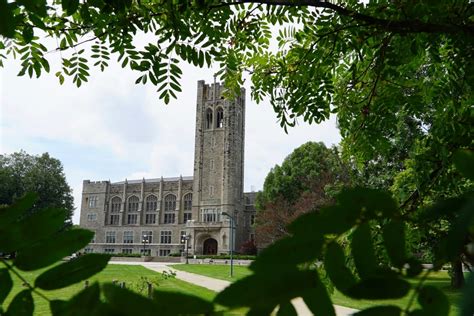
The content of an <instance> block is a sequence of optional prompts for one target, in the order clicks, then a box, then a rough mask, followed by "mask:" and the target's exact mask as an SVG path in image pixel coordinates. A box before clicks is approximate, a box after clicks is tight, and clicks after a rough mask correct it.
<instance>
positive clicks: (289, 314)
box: [277, 302, 298, 316]
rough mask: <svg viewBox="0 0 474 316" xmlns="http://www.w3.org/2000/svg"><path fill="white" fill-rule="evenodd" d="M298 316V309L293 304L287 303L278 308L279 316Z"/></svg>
mask: <svg viewBox="0 0 474 316" xmlns="http://www.w3.org/2000/svg"><path fill="white" fill-rule="evenodd" d="M296 315H298V314H297V313H296V309H295V307H294V306H293V304H291V302H285V303H282V304H280V307H279V308H278V312H277V316H296Z"/></svg>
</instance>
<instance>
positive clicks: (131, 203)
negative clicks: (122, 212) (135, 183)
mask: <svg viewBox="0 0 474 316" xmlns="http://www.w3.org/2000/svg"><path fill="white" fill-rule="evenodd" d="M139 201H140V200H139V199H138V197H137V196H135V195H134V196H131V197H130V198H129V199H128V211H129V212H136V211H138V203H139Z"/></svg>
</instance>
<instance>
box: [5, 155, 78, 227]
mask: <svg viewBox="0 0 474 316" xmlns="http://www.w3.org/2000/svg"><path fill="white" fill-rule="evenodd" d="M27 192H36V193H37V195H38V199H37V200H36V202H35V204H34V206H33V207H32V208H31V209H30V210H29V212H30V213H35V212H37V211H38V210H41V209H44V208H62V209H65V210H66V211H67V212H68V216H67V218H66V223H67V224H68V225H70V224H72V215H73V211H74V199H73V197H72V190H71V188H70V187H69V185H68V184H67V182H66V177H65V175H64V171H63V166H62V164H61V162H60V161H59V160H57V159H55V158H52V157H51V156H49V154H48V153H44V154H42V155H41V156H33V155H29V154H27V153H26V152H24V151H20V152H17V153H13V154H11V155H0V205H1V204H12V203H13V202H15V201H16V200H17V199H18V198H20V197H22V196H23V195H24V194H25V193H27Z"/></svg>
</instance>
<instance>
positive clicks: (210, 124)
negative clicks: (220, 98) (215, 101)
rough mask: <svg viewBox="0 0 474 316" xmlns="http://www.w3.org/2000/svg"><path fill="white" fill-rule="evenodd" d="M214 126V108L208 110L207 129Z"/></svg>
mask: <svg viewBox="0 0 474 316" xmlns="http://www.w3.org/2000/svg"><path fill="white" fill-rule="evenodd" d="M211 128H212V109H210V108H209V109H207V110H206V129H211Z"/></svg>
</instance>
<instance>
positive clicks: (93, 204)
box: [89, 195, 99, 208]
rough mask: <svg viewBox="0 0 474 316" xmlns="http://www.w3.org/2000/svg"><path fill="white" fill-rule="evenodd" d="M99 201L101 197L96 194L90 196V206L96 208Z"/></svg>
mask: <svg viewBox="0 0 474 316" xmlns="http://www.w3.org/2000/svg"><path fill="white" fill-rule="evenodd" d="M98 201H99V198H98V197H97V196H95V195H93V196H90V197H89V207H90V208H94V207H97V202H98Z"/></svg>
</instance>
